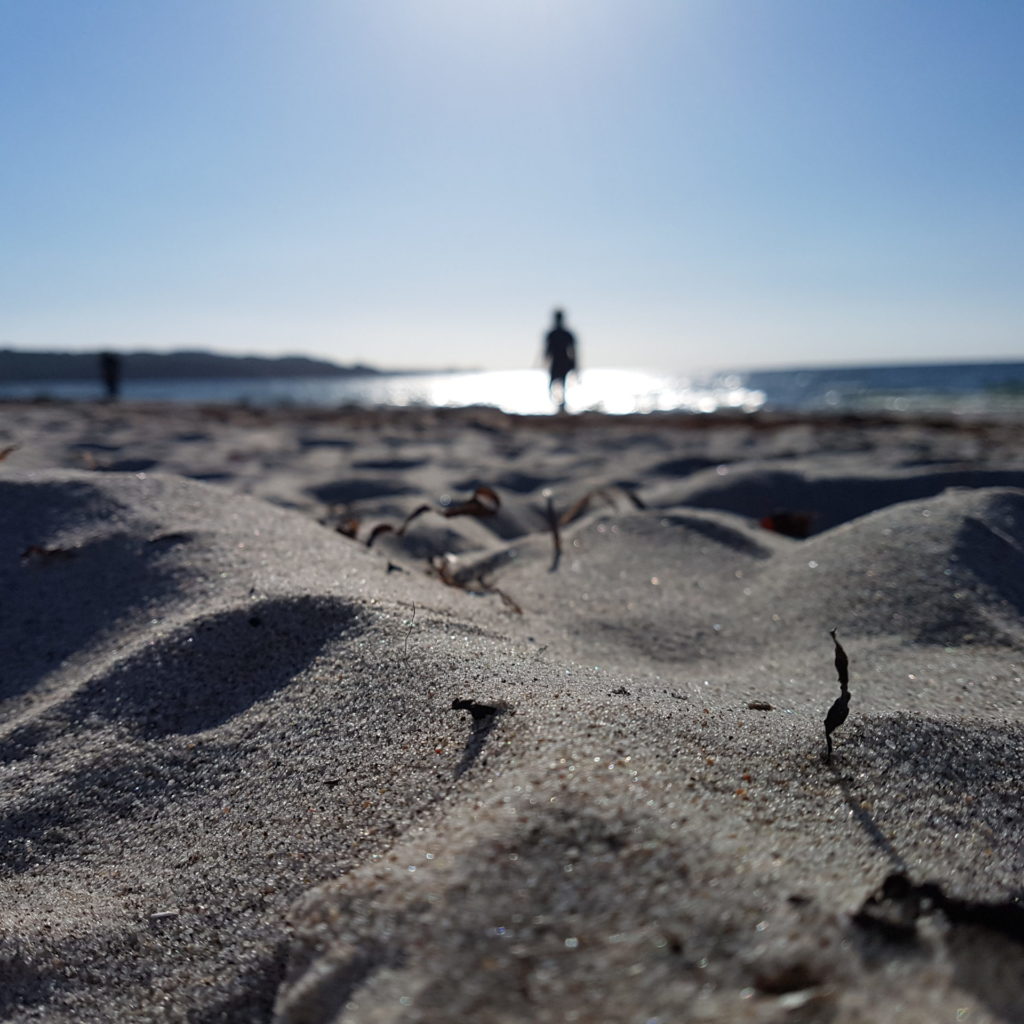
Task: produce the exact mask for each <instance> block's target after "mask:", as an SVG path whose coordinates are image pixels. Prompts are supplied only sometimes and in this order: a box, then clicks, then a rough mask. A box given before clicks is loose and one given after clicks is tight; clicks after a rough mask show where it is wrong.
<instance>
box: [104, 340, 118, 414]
mask: <svg viewBox="0 0 1024 1024" xmlns="http://www.w3.org/2000/svg"><path fill="white" fill-rule="evenodd" d="M100 376H101V377H102V378H103V386H104V387H105V388H106V389H107V400H108V401H110V402H114V401H116V400H117V396H118V395H119V394H120V393H121V357H120V356H119V355H117V354H116V353H115V352H101V353H100Z"/></svg>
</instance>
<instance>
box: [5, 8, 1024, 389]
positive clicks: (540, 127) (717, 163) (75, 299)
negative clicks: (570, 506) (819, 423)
mask: <svg viewBox="0 0 1024 1024" xmlns="http://www.w3.org/2000/svg"><path fill="white" fill-rule="evenodd" d="M1022 39H1024V4H1021V3H1019V2H1018V0H986V2H985V3H978V2H977V0H964V2H958V3H953V2H944V0H828V2H822V0H770V2H769V0H561V2H557V0H548V2H542V0H420V2H417V0H404V2H399V0H358V2H357V0H288V2H287V3H285V2H282V0H91V2H85V0H0V41H2V46H3V58H2V60H0V97H2V99H0V143H2V154H3V155H2V159H0V196H2V203H0V345H3V346H8V347H18V348H38V349H94V348H98V347H107V348H115V349H121V350H125V351H130V350H137V349H153V350H168V349H172V348H212V349H217V350H220V351H228V352H257V353H268V354H283V353H304V354H313V355H321V356H326V357H328V358H332V359H336V360H338V361H340V362H354V361H366V362H371V363H374V364H376V365H380V366H385V367H402V366H442V365H443V366H449V365H460V366H482V367H494V368H505V367H509V368H511V367H518V366H529V365H534V364H535V363H536V361H537V353H538V350H539V346H540V336H541V334H542V332H543V330H544V329H545V327H546V326H547V321H548V319H549V317H550V311H551V309H552V308H553V307H554V306H563V307H564V308H565V309H566V310H567V313H568V319H569V322H570V326H573V327H574V328H575V329H576V330H577V332H578V334H579V337H580V343H581V349H582V356H583V361H584V365H585V366H586V365H590V366H596V365H604V366H615V365H624V366H638V367H649V368H652V369H666V370H675V371H686V370H689V369H691V368H698V367H699V368H706V367H743V366H769V365H796V364H812V363H850V362H881V361H908V362H912V361H945V360H955V359H980V358H1021V357H1022V355H1024V346H1022V341H1024V184H1022V183H1024V63H1022V62H1021V60H1020V44H1021V40H1022Z"/></svg>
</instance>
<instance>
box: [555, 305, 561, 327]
mask: <svg viewBox="0 0 1024 1024" xmlns="http://www.w3.org/2000/svg"><path fill="white" fill-rule="evenodd" d="M555 326H556V327H561V326H562V311H561V310H560V309H556V310H555Z"/></svg>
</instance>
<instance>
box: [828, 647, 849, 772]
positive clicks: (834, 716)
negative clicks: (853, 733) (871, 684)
mask: <svg viewBox="0 0 1024 1024" xmlns="http://www.w3.org/2000/svg"><path fill="white" fill-rule="evenodd" d="M829 636H831V637H832V643H833V644H835V652H836V658H835V661H836V673H837V675H838V676H839V696H838V697H837V698H836V699H835V701H834V702H833V704H832V707H830V708H829V709H828V714H827V715H826V716H825V745H826V748H827V749H826V753H825V760H826V761H831V760H832V733H834V732H835V731H836V729H838V728H839V726H841V725H842V724H843V722H845V721H846V717H847V715H849V713H850V688H849V684H850V661H849V659H848V658H847V656H846V651H844V650H843V645H842V644H841V643H840V642H839V640H838V639H837V638H836V631H835V630H834V629H832V630H829Z"/></svg>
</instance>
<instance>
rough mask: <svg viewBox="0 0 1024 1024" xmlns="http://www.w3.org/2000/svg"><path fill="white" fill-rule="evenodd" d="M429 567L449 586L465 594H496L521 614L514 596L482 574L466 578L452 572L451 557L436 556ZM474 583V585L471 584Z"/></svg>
mask: <svg viewBox="0 0 1024 1024" xmlns="http://www.w3.org/2000/svg"><path fill="white" fill-rule="evenodd" d="M430 568H431V569H432V570H433V572H434V574H435V575H436V576H437V578H438V579H439V580H440V581H441V582H442V583H444V584H446V585H447V586H449V587H455V588H457V589H458V590H464V591H465V592H466V593H467V594H478V595H482V594H496V595H497V596H498V597H500V598H501V600H502V603H503V604H504V605H505V607H506V608H508V609H509V610H510V611H513V612H515V613H516V615H522V614H523V609H522V606H521V605H520V604H519V602H518V601H516V600H515V599H514V598H512V597H510V596H509V595H508V594H507V593H506V592H505V591H504V590H502V589H501V587H496V586H495V585H494V584H493V583H488V582H487V580H486V579H484V577H483V575H474V576H471V577H468V578H461V577H459V576H457V575H456V574H455V573H454V572H452V562H451V559H450V558H448V557H445V556H438V557H436V558H432V559H431V560H430ZM473 583H475V584H476V586H472V585H471V584H473Z"/></svg>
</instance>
